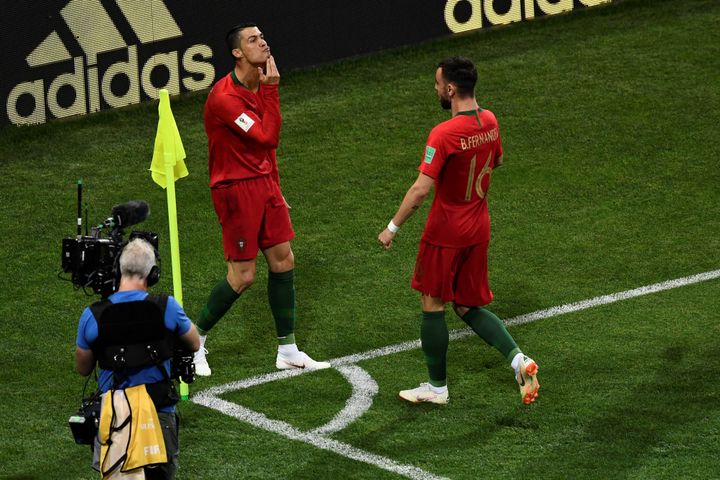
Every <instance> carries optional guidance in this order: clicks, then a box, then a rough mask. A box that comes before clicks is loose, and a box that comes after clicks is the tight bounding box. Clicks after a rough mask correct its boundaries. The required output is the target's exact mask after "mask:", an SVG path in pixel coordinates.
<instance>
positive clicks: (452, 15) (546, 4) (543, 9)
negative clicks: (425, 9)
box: [445, 0, 612, 33]
mask: <svg viewBox="0 0 720 480" xmlns="http://www.w3.org/2000/svg"><path fill="white" fill-rule="evenodd" d="M611 1H612V0H579V2H580V4H581V6H583V7H594V6H596V5H600V4H603V3H610V2H611ZM501 3H502V4H505V3H506V2H501ZM509 3H510V6H509V7H508V8H507V9H504V10H502V11H497V10H496V9H495V2H488V1H482V0H447V3H445V23H446V24H447V26H448V28H449V29H450V31H451V32H453V33H460V32H467V31H468V30H476V29H478V28H483V26H487V25H483V16H484V17H485V18H486V19H487V22H489V23H490V25H507V24H509V23H514V22H520V21H522V20H530V19H533V18H535V17H536V16H537V15H538V14H540V15H557V14H559V13H563V12H570V11H572V10H574V9H575V8H577V7H576V5H575V1H574V0H555V1H550V0H509ZM536 4H537V5H536ZM483 7H484V8H483ZM458 17H460V18H458Z"/></svg>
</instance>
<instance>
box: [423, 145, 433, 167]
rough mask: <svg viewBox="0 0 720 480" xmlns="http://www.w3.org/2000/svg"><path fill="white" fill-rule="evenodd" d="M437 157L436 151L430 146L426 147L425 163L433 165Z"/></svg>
mask: <svg viewBox="0 0 720 480" xmlns="http://www.w3.org/2000/svg"><path fill="white" fill-rule="evenodd" d="M434 156H435V149H434V148H433V147H431V146H430V145H426V146H425V163H432V161H433V157H434Z"/></svg>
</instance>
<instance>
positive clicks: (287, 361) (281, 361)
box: [275, 352, 330, 370]
mask: <svg viewBox="0 0 720 480" xmlns="http://www.w3.org/2000/svg"><path fill="white" fill-rule="evenodd" d="M275 366H276V367H277V368H278V369H279V370H289V369H293V368H306V369H308V370H323V369H325V368H330V364H329V363H328V362H316V361H315V360H313V359H312V358H310V356H309V355H308V354H307V353H305V352H295V353H292V354H289V355H288V354H284V353H280V352H278V354H277V358H276V359H275Z"/></svg>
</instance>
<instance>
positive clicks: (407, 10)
mask: <svg viewBox="0 0 720 480" xmlns="http://www.w3.org/2000/svg"><path fill="white" fill-rule="evenodd" d="M609 1H610V0H354V1H348V2H340V1H331V0H307V1H302V0H293V1H289V0H264V1H262V2H257V1H255V2H249V1H244V0H211V1H200V0H38V1H31V2H29V1H27V2H18V1H10V0H3V2H2V3H3V8H2V11H3V15H2V16H0V37H1V38H2V49H0V65H1V66H2V81H1V82H0V102H2V106H3V107H4V108H2V109H0V124H7V123H11V124H34V123H44V122H47V121H49V120H52V119H55V118H63V117H69V116H74V115H84V114H87V113H91V112H96V111H98V110H103V109H107V108H116V107H121V106H125V105H130V104H134V103H139V102H141V101H144V100H148V99H155V98H157V97H158V90H159V89H161V88H166V89H167V90H168V91H169V92H170V94H171V95H174V94H178V93H181V92H187V91H194V90H202V89H205V88H208V87H210V86H211V85H212V84H213V83H214V82H215V80H216V79H218V78H220V77H221V76H223V75H225V74H226V73H227V72H228V71H229V70H230V69H231V67H232V60H231V58H230V56H229V53H228V52H227V50H226V47H225V45H224V36H225V32H226V31H227V30H228V29H229V28H230V27H232V26H233V25H234V24H237V23H240V22H242V21H248V20H250V21H254V22H256V23H257V24H258V25H259V27H260V28H261V30H262V31H263V33H264V34H265V37H266V39H267V40H268V43H270V45H271V47H272V49H273V54H274V55H275V57H276V59H277V62H278V65H279V66H280V68H281V69H282V70H288V69H292V68H298V67H305V66H312V65H319V64H323V63H328V62H332V61H334V60H338V59H341V58H346V57H351V56H354V55H359V54H364V53H370V52H375V51H379V50H382V49H386V48H392V47H397V46H401V45H409V44H413V43H418V42H422V41H426V40H430V39H433V38H438V37H442V36H446V35H451V34H454V33H461V32H465V31H470V30H476V29H480V28H487V27H491V26H494V25H504V24H508V23H513V22H519V21H523V20H526V19H532V18H535V17H540V16H545V15H554V14H558V13H563V12H569V11H572V10H574V9H578V8H584V7H590V6H595V5H599V4H603V3H608V2H609Z"/></svg>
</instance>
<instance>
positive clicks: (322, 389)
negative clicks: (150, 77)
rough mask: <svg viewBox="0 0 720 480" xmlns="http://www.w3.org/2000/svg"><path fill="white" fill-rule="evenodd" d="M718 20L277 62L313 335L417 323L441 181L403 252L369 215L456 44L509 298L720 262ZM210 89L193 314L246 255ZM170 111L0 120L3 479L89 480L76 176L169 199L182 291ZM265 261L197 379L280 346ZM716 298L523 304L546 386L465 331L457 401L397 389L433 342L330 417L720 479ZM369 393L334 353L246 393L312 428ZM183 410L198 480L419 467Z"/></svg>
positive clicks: (97, 212)
mask: <svg viewBox="0 0 720 480" xmlns="http://www.w3.org/2000/svg"><path fill="white" fill-rule="evenodd" d="M719 18H720V4H718V2H714V1H711V0H686V1H671V0H664V1H642V0H627V1H623V2H614V4H612V5H610V6H608V7H603V8H597V9H590V10H587V11H579V12H575V13H573V14H572V15H568V16H562V17H554V18H548V19H544V20H541V21H534V22H530V23H525V24H520V25H514V26H511V27H507V28H501V29H495V30H491V31H486V32H481V33H474V34H468V35H461V36H456V37H453V38H448V39H444V40H440V41H437V42H433V43H429V44H425V45H422V46H419V47H412V48H404V49H399V50H394V51H391V52H385V53H381V54H378V55H373V56H369V57H365V58H361V59H355V60H350V61H345V62H341V63H338V64H336V65H332V66H327V67H322V68H317V69H308V70H304V71H300V72H289V73H284V74H283V79H282V85H281V97H282V103H283V116H284V125H283V131H282V145H281V148H280V150H279V152H278V154H279V159H280V170H281V174H282V182H283V188H284V191H285V194H286V196H287V198H288V201H289V202H290V204H291V205H292V206H293V209H292V211H291V214H292V217H293V223H294V226H295V229H296V232H297V238H296V240H295V241H294V243H293V249H294V251H295V254H296V258H297V267H296V286H297V295H298V297H297V303H298V313H299V319H298V328H297V336H298V340H299V343H300V346H301V348H304V349H306V350H307V351H308V352H309V353H310V354H311V355H313V356H314V357H316V358H320V359H324V358H333V357H339V356H343V355H348V354H352V353H356V352H363V351H367V350H370V349H373V348H378V347H383V346H386V345H390V344H395V343H398V342H403V341H407V340H412V339H415V338H417V336H418V330H419V301H418V296H417V294H416V293H415V292H413V291H411V290H410V288H409V280H410V277H411V274H412V268H413V264H414V258H415V254H416V248H417V242H418V238H419V235H420V232H421V230H422V225H423V220H424V217H425V215H426V213H427V206H429V202H427V205H426V207H425V208H424V209H423V210H422V211H420V212H419V213H418V215H416V217H415V218H413V219H412V220H411V221H410V222H408V223H407V224H406V225H405V226H404V227H403V229H402V231H401V233H400V234H399V236H398V238H397V240H396V242H395V245H394V248H393V249H392V250H391V251H390V252H383V251H381V249H380V247H379V246H378V245H376V241H375V237H376V235H377V233H378V231H379V230H380V229H381V228H383V227H384V226H385V225H386V224H387V221H388V219H389V218H390V216H391V215H392V213H393V212H394V211H395V209H396V208H397V205H398V204H399V202H400V200H401V199H402V196H403V194H404V192H405V190H406V189H407V187H408V186H409V185H410V184H411V182H412V181H413V179H414V178H415V177H416V175H417V173H416V170H415V169H416V167H417V164H418V163H419V161H420V158H421V154H422V149H423V146H424V141H425V139H426V136H427V134H428V132H429V130H430V128H431V127H432V126H434V125H435V124H437V123H438V122H440V121H442V120H444V119H445V118H447V116H446V115H447V114H446V113H445V112H443V111H441V110H440V109H439V108H438V105H437V99H436V98H435V93H434V91H433V88H432V83H433V77H432V75H433V71H434V67H435V64H436V62H437V61H438V60H439V59H440V58H442V57H444V56H447V55H454V54H463V55H466V56H468V57H470V58H472V59H474V60H475V61H476V62H477V64H478V67H479V71H480V80H479V83H478V88H477V96H478V101H479V103H480V104H481V106H483V107H485V108H489V109H491V110H493V111H494V112H495V113H496V115H497V117H498V119H499V122H500V128H501V134H502V136H503V143H504V147H505V158H506V163H505V166H504V167H503V168H502V169H499V170H498V171H497V172H496V173H495V174H494V175H493V185H492V187H491V190H490V193H489V201H490V211H491V216H492V221H493V230H492V234H493V237H492V243H491V251H490V274H491V284H492V286H493V290H494V293H495V296H496V301H495V302H494V303H493V304H492V305H491V307H490V308H491V309H492V310H493V311H495V312H496V313H497V314H498V315H500V316H502V317H504V318H509V317H512V316H515V315H519V314H523V313H527V312H530V311H534V310H538V309H542V308H547V307H551V306H555V305H561V304H565V303H569V302H574V301H579V300H583V299H586V298H590V297H595V296H597V295H602V294H608V293H613V292H617V291H621V290H626V289H630V288H634V287H638V286H642V285H647V284H652V283H656V282H659V281H663V280H667V279H671V278H678V277H683V276H686V275H692V274H695V273H700V272H705V271H710V270H716V269H718V268H720V267H719V265H720V261H719V259H718V252H719V251H720V220H719V219H720V169H719V168H718V158H719V157H720V155H719V154H720V151H719V150H718V144H720V134H719V133H718V127H717V126H718V125H720V114H719V113H718V112H720V100H719V98H718V92H719V91H718V88H717V72H718V71H720V60H718V59H719V58H720V47H719V45H720V28H718V19H719ZM270 40H272V39H270ZM228 68H229V67H228ZM280 68H281V69H282V65H280ZM281 71H282V70H281ZM204 98H205V95H204V94H196V95H189V96H186V97H183V98H179V99H175V100H174V101H173V104H172V106H173V111H174V113H175V118H176V120H177V123H178V126H179V128H180V132H181V135H182V138H183V141H184V144H185V148H186V151H187V154H188V158H187V165H188V169H189V171H190V176H189V177H187V178H185V179H183V180H181V181H179V182H178V184H177V195H178V205H179V211H178V216H179V226H180V245H181V255H182V269H183V272H182V274H183V286H184V303H185V307H186V310H187V311H188V313H189V315H190V316H191V317H193V318H194V317H196V316H197V314H198V312H199V310H200V308H201V307H202V305H203V303H204V301H205V300H206V297H207V294H208V292H209V290H210V288H211V287H212V285H213V284H214V283H215V282H216V281H217V280H218V279H219V278H221V277H222V275H223V272H224V268H225V267H224V263H223V258H222V253H221V251H222V250H221V249H222V247H221V239H220V229H219V226H218V225H217V221H216V218H215V214H214V212H213V210H212V204H211V201H210V195H209V190H208V188H207V165H206V162H207V155H206V141H205V135H204V132H203V128H202V107H203V102H204ZM156 125H157V115H156V109H155V106H154V105H141V106H136V107H132V108H128V109H124V110H119V111H112V112H104V113H101V114H97V115H92V116H90V117H87V118H83V119H77V120H70V121H62V122H53V123H51V124H47V125H41V126H37V127H31V128H3V129H0V158H1V159H2V162H1V163H0V196H1V198H2V202H0V218H2V223H1V224H0V238H2V242H0V253H1V254H2V258H3V259H4V261H3V263H2V267H0V275H1V278H2V287H1V288H0V318H1V319H2V320H1V321H2V338H3V339H2V344H1V345H2V347H3V348H2V352H3V353H2V357H3V358H2V367H3V368H2V369H0V399H2V400H1V402H2V411H3V415H1V416H0V478H7V479H16V480H17V479H35V478H38V479H39V478H43V479H48V478H49V479H55V478H56V479H68V478H73V479H75V478H77V479H90V478H96V475H95V474H94V473H93V472H92V471H91V470H90V469H89V466H88V464H89V452H88V451H87V450H86V449H85V448H84V447H79V446H76V445H74V443H73V442H72V439H71V436H70V432H69V429H68V427H67V418H68V416H69V415H70V414H71V413H73V412H74V410H75V409H76V407H77V404H78V401H79V398H80V395H81V392H82V385H83V381H82V379H81V378H80V377H79V376H78V375H77V374H76V373H75V372H74V371H73V360H72V353H73V350H74V338H75V329H76V326H77V319H78V317H79V315H80V313H81V311H82V309H83V308H84V307H85V305H86V304H88V303H90V302H91V301H92V300H93V299H92V298H87V297H85V296H84V295H82V293H79V292H73V291H72V289H71V287H70V285H69V284H67V283H63V282H61V281H59V280H57V279H56V272H57V270H58V269H59V263H60V240H61V238H63V237H64V236H70V235H72V234H74V231H75V229H74V217H75V182H76V180H77V179H78V178H83V179H84V181H85V184H86V185H87V189H86V199H87V200H88V202H89V203H90V207H91V209H90V220H91V223H93V224H95V223H99V222H100V221H102V219H103V218H105V217H106V216H107V215H108V214H109V212H110V209H111V207H112V205H114V204H116V203H120V202H123V201H126V200H129V199H135V198H142V199H145V200H147V201H148V202H149V203H150V205H151V207H152V215H151V217H150V218H149V219H148V220H147V221H146V222H145V223H143V224H141V225H139V226H138V229H142V230H150V231H155V232H158V233H160V234H161V254H162V256H163V258H164V259H165V262H164V264H163V270H164V276H163V280H162V281H161V284H160V286H159V288H162V289H165V290H168V291H169V290H170V289H171V285H172V282H171V279H170V275H169V272H170V261H169V259H170V253H169V243H168V242H167V241H166V239H167V231H168V228H167V223H166V215H165V213H164V211H165V209H166V203H165V198H164V192H163V191H162V190H161V189H160V188H159V187H157V186H156V185H155V184H153V183H152V180H151V179H150V175H149V173H148V172H147V169H148V168H149V165H150V158H151V155H152V146H153V140H154V135H155V128H156ZM258 272H259V274H258V278H257V282H256V285H255V286H254V287H253V288H252V289H251V290H250V291H248V292H247V293H246V294H244V295H243V297H242V298H241V299H240V300H239V302H238V303H237V304H236V305H235V306H234V307H233V309H232V310H231V312H230V313H229V314H228V316H226V318H224V319H223V320H222V321H221V322H220V323H219V324H218V326H217V327H216V329H214V330H213V331H212V333H211V335H210V337H209V341H208V348H209V349H210V352H211V353H210V355H209V357H208V358H209V360H210V362H211V366H212V367H213V369H214V373H213V376H212V377H210V378H208V379H200V380H198V381H197V382H196V383H195V384H194V385H193V386H192V390H193V391H198V390H200V389H204V388H207V387H210V386H213V385H220V384H224V383H226V382H230V381H234V380H239V379H243V378H247V377H249V376H253V375H258V374H262V373H267V372H271V371H273V370H274V366H273V362H274V350H275V341H274V328H273V323H272V319H271V315H270V311H269V308H268V307H267V305H266V300H265V295H266V294H265V286H264V284H265V281H266V274H265V272H264V266H263V262H262V260H261V261H259V263H258ZM156 288H157V287H156ZM719 294H720V286H719V283H718V281H709V282H705V283H701V284H696V285H692V286H687V287H683V288H681V289H677V290H671V291H667V292H662V293H658V294H654V295H650V296H646V297H641V298H637V299H633V300H628V301H624V302H620V303H616V304H613V305H607V306H604V307H598V308H595V309H591V310H586V311H582V312H576V313H573V314H568V315H564V316H560V317H556V318H550V319H546V320H542V321H539V322H536V323H532V324H528V325H524V326H520V327H512V328H511V329H510V332H511V333H512V334H513V336H514V337H515V339H516V340H517V341H518V343H519V344H520V346H521V347H522V348H524V349H525V351H526V352H527V353H528V354H530V355H531V356H533V358H535V359H536V360H537V361H538V363H539V365H540V368H541V370H540V377H539V378H540V381H541V383H542V389H541V395H540V398H539V400H538V401H537V402H536V404H535V405H533V406H531V407H530V408H525V407H523V406H522V405H521V404H520V399H519V395H518V392H517V387H516V385H515V383H514V380H513V378H512V373H511V371H510V370H509V369H508V368H507V367H506V366H505V365H504V364H503V361H502V359H501V358H500V356H499V355H498V354H497V353H496V352H495V351H493V350H492V349H490V348H489V347H487V346H486V345H484V344H483V343H482V342H481V341H480V340H478V339H477V338H476V337H468V338H464V339H461V340H458V341H455V342H452V343H451V344H450V352H449V365H448V373H449V386H450V396H451V403H450V405H448V406H447V407H446V408H433V407H430V406H427V405H420V406H414V405H409V404H404V403H401V402H399V401H398V400H397V399H396V395H397V391H398V390H400V389H404V388H408V387H411V386H415V385H416V384H417V383H418V382H420V381H423V380H424V378H425V367H424V364H423V362H422V355H421V354H420V352H419V351H418V350H413V351H407V352H404V353H398V354H396V355H391V356H385V357H378V358H375V359H372V360H368V361H365V362H361V363H360V366H361V367H363V368H364V369H365V370H367V371H368V372H369V373H370V374H371V375H372V376H373V378H374V379H375V381H377V383H378V385H379V393H378V394H377V395H376V396H375V398H374V403H373V406H372V408H371V409H370V410H369V411H368V412H367V413H366V414H365V415H364V416H363V417H362V418H360V419H359V420H358V421H356V422H355V423H353V424H352V425H350V426H349V427H348V428H347V429H345V430H343V431H341V432H338V433H336V434H334V435H332V438H334V439H337V440H339V441H342V442H345V443H348V444H351V445H354V446H356V447H358V448H361V449H363V450H365V451H368V452H372V453H375V454H378V455H382V456H384V457H387V458H390V459H393V460H395V461H397V462H399V463H403V464H410V465H414V466H417V467H419V468H422V469H423V470H425V471H427V472H431V473H432V474H435V475H437V476H444V477H449V478H453V479H475V478H520V477H522V478H599V479H602V478H611V477H617V478H668V479H674V478H703V479H704V478H713V477H717V476H718V473H717V472H718V468H717V456H718V453H720V420H719V419H720V406H719V405H720V387H719V386H718V383H717V373H716V369H717V365H718V364H719V363H720V353H719V352H720V351H719V350H718V348H717V341H716V338H717V337H718V335H720V316H719V314H718V312H719V311H720V295H719ZM448 319H449V323H450V327H451V328H458V327H461V326H462V324H461V322H460V321H458V320H457V319H455V318H453V316H452V315H451V314H450V313H449V314H448ZM349 392H350V387H349V385H348V384H347V383H346V382H345V381H344V380H343V379H342V377H341V376H340V375H339V374H338V373H337V372H336V371H329V372H318V373H314V374H309V375H303V376H301V377H298V378H294V379H289V380H282V381H277V382H273V383H271V384H266V385H261V386H258V387H254V388H252V389H248V390H243V391H241V392H236V393H232V394H227V395H226V399H228V400H231V401H235V402H238V403H240V404H242V405H246V406H247V407H249V408H252V409H254V410H257V411H261V412H263V413H265V414H266V415H267V416H268V417H270V418H275V419H279V420H283V421H285V422H288V423H290V424H292V425H294V426H295V427H297V428H299V429H302V430H309V429H312V428H316V427H318V426H320V425H322V424H324V423H326V422H327V421H329V420H330V419H331V418H332V417H333V415H335V413H337V411H339V410H340V409H341V408H342V407H343V405H344V402H345V399H346V398H347V396H348V395H349ZM179 409H180V413H181V415H182V430H181V470H180V472H179V474H178V477H177V478H179V479H195V478H203V479H205V478H207V479H215V478H217V479H220V478H240V477H244V478H258V479H271V478H298V479H299V478H341V477H342V478H353V479H356V478H357V479H365V478H367V479H371V478H372V479H376V478H383V479H384V478H387V479H390V478H398V476H397V475H395V474H392V473H389V472H386V471H384V470H382V469H378V468H376V467H373V466H370V465H367V464H365V463H360V462H356V461H353V460H349V459H347V458H344V457H342V456H340V455H337V454H334V453H330V452H326V451H321V450H318V449H316V448H315V447H313V446H311V445H308V444H305V443H300V442H291V441H288V440H286V439H285V438H283V437H281V436H279V435H277V434H274V433H270V432H266V431H264V430H260V429H257V428H255V427H252V426H249V425H247V424H245V423H242V422H240V421H237V420H235V419H232V418H230V417H227V416H225V415H222V414H220V413H218V412H215V411H213V410H209V409H207V408H204V407H201V406H198V405H194V404H191V403H183V404H182V405H181V406H180V408H179Z"/></svg>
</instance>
